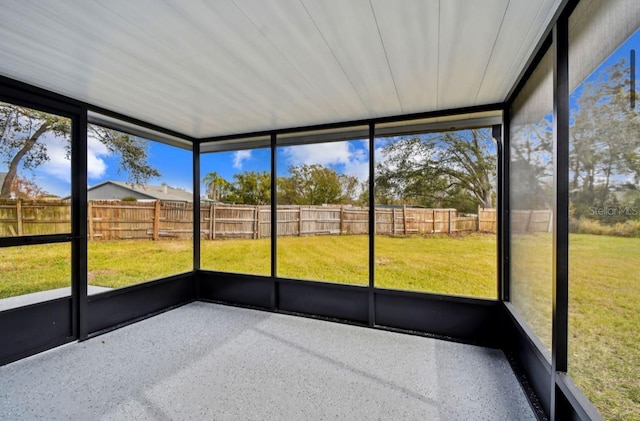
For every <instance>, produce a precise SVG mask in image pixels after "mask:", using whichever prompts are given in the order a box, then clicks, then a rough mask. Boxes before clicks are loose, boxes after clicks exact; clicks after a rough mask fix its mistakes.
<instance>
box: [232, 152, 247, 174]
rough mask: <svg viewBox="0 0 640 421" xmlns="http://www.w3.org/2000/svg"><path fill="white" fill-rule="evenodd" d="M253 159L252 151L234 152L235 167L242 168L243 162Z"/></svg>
mask: <svg viewBox="0 0 640 421" xmlns="http://www.w3.org/2000/svg"><path fill="white" fill-rule="evenodd" d="M250 159H251V151H237V152H235V153H234V154H233V168H236V169H239V170H240V169H242V162H243V161H248V160H250Z"/></svg>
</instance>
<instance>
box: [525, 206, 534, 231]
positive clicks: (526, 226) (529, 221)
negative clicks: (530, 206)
mask: <svg viewBox="0 0 640 421" xmlns="http://www.w3.org/2000/svg"><path fill="white" fill-rule="evenodd" d="M532 219H533V210H530V211H529V217H528V218H527V225H525V227H524V232H525V233H527V232H529V227H530V226H531V220H532Z"/></svg>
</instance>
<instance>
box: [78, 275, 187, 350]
mask: <svg viewBox="0 0 640 421" xmlns="http://www.w3.org/2000/svg"><path fill="white" fill-rule="evenodd" d="M194 299H195V281H194V275H193V273H192V272H189V273H184V274H180V275H175V276H171V277H169V278H164V279H159V280H156V281H151V282H145V283H143V284H138V285H133V286H130V287H125V288H120V289H117V290H111V291H106V292H103V293H99V294H95V295H90V296H89V297H88V305H87V318H88V321H87V323H88V333H89V337H93V336H95V335H96V334H99V333H104V332H106V331H109V330H114V329H117V328H119V327H122V326H125V325H127V324H131V323H134V322H135V321H139V320H142V319H145V318H148V317H151V316H153V315H155V314H158V313H162V312H164V311H167V310H169V309H171V308H175V307H179V306H181V305H184V304H187V303H189V302H192V301H193V300H194Z"/></svg>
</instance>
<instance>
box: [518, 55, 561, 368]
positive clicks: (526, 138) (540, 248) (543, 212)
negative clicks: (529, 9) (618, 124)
mask: <svg viewBox="0 0 640 421" xmlns="http://www.w3.org/2000/svg"><path fill="white" fill-rule="evenodd" d="M551 51H553V46H552V47H551V48H550V49H549V51H548V52H547V53H546V54H545V56H544V57H543V58H542V61H541V62H540V64H539V65H538V67H537V68H536V70H535V71H534V72H533V74H532V75H531V77H530V78H529V81H528V82H527V84H526V85H525V86H524V88H523V89H522V91H521V92H520V94H519V95H518V96H517V98H516V100H515V101H514V104H513V108H512V110H511V116H512V118H511V137H510V139H511V140H510V141H511V144H510V146H511V148H510V153H511V157H510V160H511V174H510V183H509V185H510V189H511V191H510V194H511V302H512V303H513V306H514V307H515V308H516V309H517V310H518V311H519V312H520V313H521V314H522V316H523V317H524V319H525V320H526V322H527V323H528V324H529V325H530V327H531V328H532V329H533V331H534V332H535V333H536V334H537V335H538V337H539V338H540V339H541V340H542V345H543V347H544V350H545V351H546V356H547V357H549V358H550V356H551V351H550V350H551V313H552V291H551V288H552V279H553V278H552V275H553V272H552V269H553V268H552V264H553V262H552V253H553V236H552V234H551V231H552V215H553V203H554V201H553V179H554V177H553V56H552V53H551Z"/></svg>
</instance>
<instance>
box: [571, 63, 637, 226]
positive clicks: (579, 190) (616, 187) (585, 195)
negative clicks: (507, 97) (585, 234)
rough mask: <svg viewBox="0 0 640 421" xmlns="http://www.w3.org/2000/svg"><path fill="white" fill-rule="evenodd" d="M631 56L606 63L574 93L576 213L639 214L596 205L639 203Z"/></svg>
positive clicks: (613, 217)
mask: <svg viewBox="0 0 640 421" xmlns="http://www.w3.org/2000/svg"><path fill="white" fill-rule="evenodd" d="M629 74H630V66H629V64H628V63H627V61H626V60H625V59H621V60H619V61H618V62H616V63H614V64H612V65H610V66H608V67H606V68H603V69H598V70H597V71H596V73H595V74H594V75H593V76H592V77H590V78H589V79H588V80H587V81H585V82H583V83H582V84H581V85H580V86H579V88H578V89H576V91H575V92H574V94H573V95H574V98H572V99H573V101H572V102H574V103H575V106H574V109H573V110H572V116H571V117H572V118H571V130H570V136H571V138H570V174H571V181H570V189H571V200H572V205H573V210H574V214H573V215H574V216H575V217H576V218H582V217H587V218H595V219H599V220H600V221H601V222H604V223H616V222H622V221H624V220H625V219H627V217H628V216H636V217H637V215H633V214H629V215H621V214H620V213H619V212H613V213H607V212H604V213H603V214H598V213H597V212H593V209H594V208H596V207H597V208H600V209H606V208H607V207H609V208H619V207H624V206H635V203H636V198H637V195H636V189H635V185H634V184H633V183H630V182H629V180H630V179H633V180H635V183H638V182H640V141H639V140H638V133H640V117H638V113H637V111H636V110H635V109H634V108H631V107H630V104H629V86H630V79H629Z"/></svg>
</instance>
